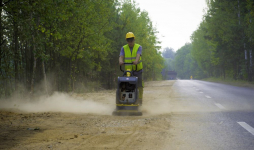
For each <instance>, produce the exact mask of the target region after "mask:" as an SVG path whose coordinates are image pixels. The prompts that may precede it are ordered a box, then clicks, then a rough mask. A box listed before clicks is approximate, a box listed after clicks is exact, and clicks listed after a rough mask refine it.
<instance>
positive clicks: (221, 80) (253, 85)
mask: <svg viewBox="0 0 254 150" xmlns="http://www.w3.org/2000/svg"><path fill="white" fill-rule="evenodd" d="M202 80H203V81H209V82H216V83H223V84H228V85H233V86H239V87H249V88H253V89H254V82H253V81H252V82H249V81H244V80H234V79H228V78H226V79H224V78H214V77H212V78H206V79H202Z"/></svg>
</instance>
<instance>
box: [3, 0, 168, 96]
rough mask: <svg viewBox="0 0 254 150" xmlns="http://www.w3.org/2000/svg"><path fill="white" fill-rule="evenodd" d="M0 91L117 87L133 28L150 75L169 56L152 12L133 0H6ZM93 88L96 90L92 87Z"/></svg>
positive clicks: (155, 75)
mask: <svg viewBox="0 0 254 150" xmlns="http://www.w3.org/2000/svg"><path fill="white" fill-rule="evenodd" d="M0 4H1V9H0V14H1V18H0V44H1V45H0V70H1V71H0V96H3V97H7V96H10V95H11V94H12V93H13V92H14V91H18V92H19V93H24V94H26V92H27V91H29V92H30V93H31V94H33V93H34V92H35V91H43V92H44V93H45V92H46V93H48V92H50V91H51V92H52V91H66V92H69V91H73V92H86V91H89V90H93V89H99V88H106V89H109V88H115V83H116V81H117V76H118V75H121V73H120V72H119V66H118V57H119V53H120V49H121V47H122V46H123V45H125V44H126V41H125V34H126V33H127V32H129V31H132V32H133V33H134V34H135V36H136V42H137V43H139V44H140V45H142V47H143V55H142V60H143V64H144V79H145V80H155V79H158V78H160V77H161V74H160V72H161V69H162V68H163V63H164V60H163V58H162V56H161V55H160V53H159V52H158V50H159V48H160V47H158V46H157V44H158V40H157V37H156V32H157V31H156V30H155V28H154V27H153V24H152V22H151V21H150V19H149V16H148V13H147V12H145V11H141V10H140V9H139V8H138V7H137V6H136V4H135V2H132V1H131V0H126V1H124V2H118V1H116V0H107V1H105V0H92V1H91V0H40V1H34V0H1V3H0ZM91 88H92V89H91Z"/></svg>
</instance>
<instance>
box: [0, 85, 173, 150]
mask: <svg viewBox="0 0 254 150" xmlns="http://www.w3.org/2000/svg"><path fill="white" fill-rule="evenodd" d="M173 84H174V81H167V82H162V81H159V82H148V83H146V87H145V89H144V102H143V103H144V104H143V108H142V109H143V116H141V117H138V116H135V117H133V116H112V115H111V113H112V111H113V109H114V102H115V91H102V92H99V93H89V94H74V95H72V96H70V97H71V98H70V97H68V96H67V97H66V95H65V97H64V96H63V95H61V94H60V95H59V94H58V95H57V96H55V97H54V96H53V98H52V99H45V101H48V102H45V103H44V102H42V101H40V102H38V103H36V102H33V103H31V104H30V103H29V102H22V103H21V102H20V103H19V102H18V101H15V102H11V103H10V102H6V103H2V104H4V105H2V108H1V109H0V110H1V111H0V119H1V122H0V143H1V144H0V149H18V150H22V149H86V150H87V149H136V150H146V149H148V150H150V149H168V147H169V143H168V141H169V140H170V137H171V134H170V124H171V122H170V118H171V108H172V107H173V106H171V105H170V104H173V103H174V102H173V101H174V100H175V98H177V93H175V92H174V90H173V89H172V85H173ZM59 97H60V99H59ZM57 98H58V99H57ZM56 99H57V100H56ZM61 99H62V100H61ZM84 101H88V102H89V103H84ZM65 103H66V104H65ZM11 107H14V108H12V109H10V108H11ZM68 108H69V109H68ZM82 108H84V109H85V110H82Z"/></svg>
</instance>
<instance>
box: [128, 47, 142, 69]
mask: <svg viewBox="0 0 254 150" xmlns="http://www.w3.org/2000/svg"><path fill="white" fill-rule="evenodd" d="M139 46H140V45H139V44H135V45H134V47H133V49H132V52H131V50H130V47H129V45H128V44H126V45H124V46H123V49H124V54H125V56H124V62H125V63H132V62H133V61H135V60H136V56H137V52H138V48H139ZM127 69H130V70H131V71H132V70H134V71H139V70H141V69H143V64H142V60H141V56H140V58H139V62H138V64H137V68H136V65H132V64H126V65H125V70H127Z"/></svg>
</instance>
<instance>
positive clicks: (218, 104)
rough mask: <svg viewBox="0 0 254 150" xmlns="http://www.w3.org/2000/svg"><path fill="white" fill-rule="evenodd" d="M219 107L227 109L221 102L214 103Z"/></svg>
mask: <svg viewBox="0 0 254 150" xmlns="http://www.w3.org/2000/svg"><path fill="white" fill-rule="evenodd" d="M214 104H215V105H216V106H217V107H219V108H220V109H225V107H224V106H222V105H221V104H220V103H214Z"/></svg>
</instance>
